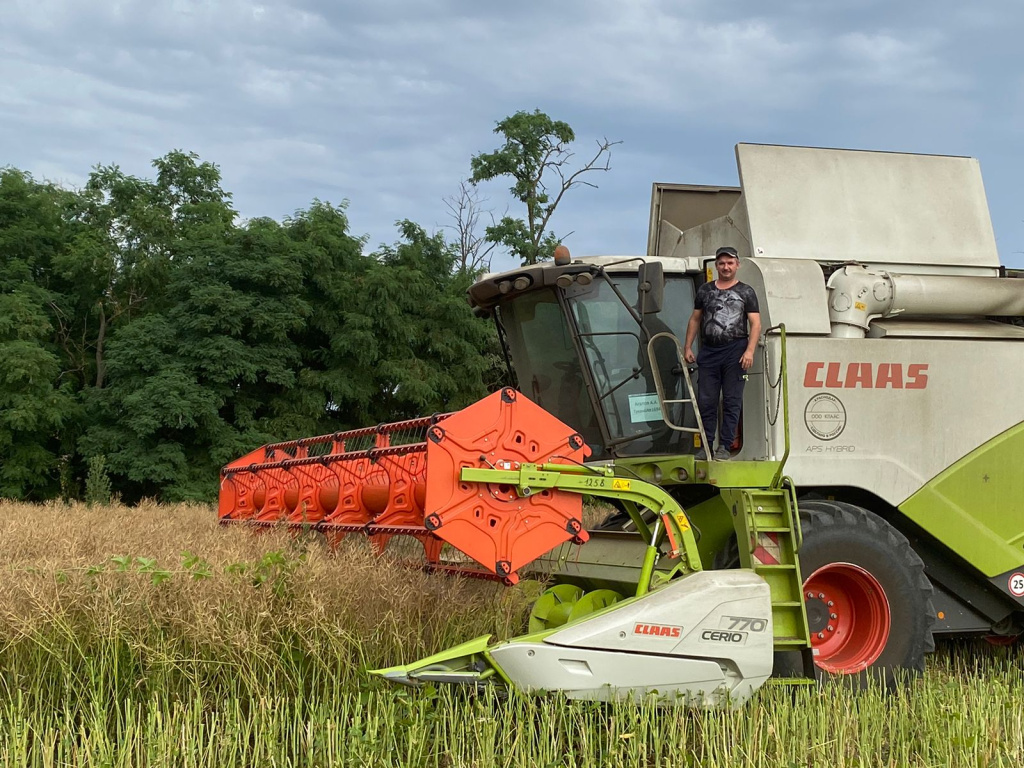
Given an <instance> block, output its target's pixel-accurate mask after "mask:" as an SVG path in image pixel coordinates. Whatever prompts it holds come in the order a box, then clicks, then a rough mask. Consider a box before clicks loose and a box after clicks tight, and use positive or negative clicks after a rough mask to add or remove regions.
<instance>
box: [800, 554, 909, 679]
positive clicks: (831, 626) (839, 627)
mask: <svg viewBox="0 0 1024 768" xmlns="http://www.w3.org/2000/svg"><path fill="white" fill-rule="evenodd" d="M804 600H805V603H806V606H807V623H808V626H809V628H810V630H811V647H812V648H813V649H814V662H815V664H817V665H818V666H819V667H821V668H822V669H823V670H825V671H826V672H832V673H835V674H840V675H850V674H853V673H854V672H860V671H861V670H863V669H867V668H868V667H870V666H871V665H872V664H874V663H875V661H876V660H877V659H878V657H879V656H880V655H881V654H882V650H883V649H884V648H885V644H886V642H888V640H889V629H890V626H891V616H890V613H889V600H888V598H886V596H885V590H884V589H882V585H881V584H879V583H878V579H876V578H875V577H874V576H872V575H871V574H870V573H868V572H867V571H866V570H864V569H863V568H861V567H860V566H859V565H853V564H852V563H829V564H828V565H823V566H822V567H821V568H819V569H818V570H816V571H815V572H814V573H812V574H811V575H810V576H809V577H808V578H807V580H806V581H804Z"/></svg>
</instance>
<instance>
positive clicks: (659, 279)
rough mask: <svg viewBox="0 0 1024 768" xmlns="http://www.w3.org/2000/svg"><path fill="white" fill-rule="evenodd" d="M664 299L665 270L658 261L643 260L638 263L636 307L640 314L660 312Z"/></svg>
mask: <svg viewBox="0 0 1024 768" xmlns="http://www.w3.org/2000/svg"><path fill="white" fill-rule="evenodd" d="M664 300H665V271H664V270H663V269H662V266H661V262H660V261H645V262H643V263H641V264H640V270H639V273H638V275H637V307H638V308H639V310H640V314H642V315H655V314H657V313H658V312H661V305H662V302H663V301H664Z"/></svg>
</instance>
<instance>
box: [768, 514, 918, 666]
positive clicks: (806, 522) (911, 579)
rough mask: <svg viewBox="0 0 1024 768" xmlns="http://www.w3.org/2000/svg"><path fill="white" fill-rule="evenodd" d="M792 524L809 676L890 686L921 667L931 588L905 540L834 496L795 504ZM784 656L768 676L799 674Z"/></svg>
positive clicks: (879, 520)
mask: <svg viewBox="0 0 1024 768" xmlns="http://www.w3.org/2000/svg"><path fill="white" fill-rule="evenodd" d="M800 522H801V526H802V528H803V546H802V547H801V548H800V569H801V575H802V576H803V579H804V589H803V595H804V601H805V604H806V606H807V620H808V624H809V628H810V631H811V645H812V647H813V648H814V649H815V656H814V664H815V674H816V676H817V677H818V678H819V679H825V678H829V677H839V678H843V679H844V680H847V681H849V682H852V683H854V684H855V685H858V686H862V685H865V684H866V683H867V682H868V680H869V679H874V680H877V681H880V682H882V683H884V684H886V685H891V684H893V683H894V682H896V680H897V679H899V678H900V677H904V676H906V675H908V674H911V675H912V674H918V673H920V672H923V671H924V657H925V654H926V653H928V652H931V651H932V650H934V648H935V644H934V641H933V639H932V625H933V624H934V622H935V614H934V609H933V607H932V601H931V597H932V586H931V583H930V582H929V581H928V578H927V577H926V576H925V573H924V564H923V563H922V562H921V558H920V557H918V555H917V553H916V552H914V550H913V549H912V548H911V546H910V544H909V542H908V541H907V539H906V537H904V536H903V534H901V533H899V531H897V530H896V529H895V528H893V527H892V526H891V525H889V524H888V523H887V522H886V521H885V520H883V519H882V518H880V517H878V515H876V514H874V513H873V512H869V511H868V510H866V509H863V508H861V507H857V506H854V505H852V504H846V503H844V502H839V501H822V500H816V499H815V500H807V501H802V502H800ZM784 656H785V658H783V659H779V660H777V662H776V673H782V674H799V673H800V672H799V671H798V669H797V668H799V667H800V664H799V661H798V660H796V659H793V657H794V656H796V654H785V655H784ZM780 665H781V666H783V667H786V666H787V665H789V666H791V667H797V668H790V669H788V670H787V669H784V668H783V669H780V668H779V667H780Z"/></svg>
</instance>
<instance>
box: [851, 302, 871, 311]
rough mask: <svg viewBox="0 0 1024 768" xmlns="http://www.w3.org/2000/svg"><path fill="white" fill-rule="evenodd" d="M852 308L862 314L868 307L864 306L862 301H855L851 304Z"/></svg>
mask: <svg viewBox="0 0 1024 768" xmlns="http://www.w3.org/2000/svg"><path fill="white" fill-rule="evenodd" d="M853 306H855V307H856V308H857V309H859V310H860V311H861V312H863V311H864V310H865V309H867V308H868V305H867V304H865V303H864V302H863V301H855V302H853Z"/></svg>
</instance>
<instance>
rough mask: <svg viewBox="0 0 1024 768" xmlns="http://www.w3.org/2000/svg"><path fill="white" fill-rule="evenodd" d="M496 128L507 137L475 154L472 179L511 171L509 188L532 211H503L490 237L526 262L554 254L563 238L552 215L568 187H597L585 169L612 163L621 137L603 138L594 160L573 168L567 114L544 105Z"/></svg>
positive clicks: (476, 180)
mask: <svg viewBox="0 0 1024 768" xmlns="http://www.w3.org/2000/svg"><path fill="white" fill-rule="evenodd" d="M494 132H495V133H496V134H498V135H499V136H502V137H503V138H504V139H505V143H504V144H503V145H502V146H500V147H498V149H496V150H494V151H493V152H482V153H480V154H479V155H475V156H474V157H473V158H472V159H471V160H470V167H471V168H472V171H473V174H472V176H470V179H469V180H470V182H471V183H473V184H479V183H480V182H484V181H491V180H492V179H498V178H502V177H505V176H508V177H510V178H511V179H512V186H511V187H510V188H509V193H510V194H511V195H512V197H513V198H514V199H515V200H517V201H519V202H520V203H522V204H523V206H525V208H526V217H525V218H523V219H517V218H515V217H513V216H503V217H502V218H501V220H500V221H497V222H494V223H493V224H492V225H491V226H489V227H487V229H486V236H487V240H489V241H490V242H491V243H495V244H500V245H503V246H505V247H506V248H507V249H508V251H509V253H511V254H512V255H513V256H516V257H518V258H520V259H522V262H523V264H536V263H537V262H538V261H540V260H543V259H550V258H551V257H552V255H553V254H554V251H555V247H556V246H557V245H558V244H559V242H561V239H560V238H559V237H558V236H557V235H556V234H555V233H554V232H552V231H551V230H550V229H549V225H550V223H551V217H552V216H554V214H555V210H556V209H557V208H558V204H559V203H561V202H562V199H563V197H564V196H565V193H566V192H568V191H569V190H570V189H573V188H574V187H579V186H587V187H594V186H596V185H595V184H592V183H591V182H589V181H587V180H586V179H585V178H584V175H585V174H587V173H590V172H592V171H607V170H609V169H610V168H611V165H610V162H611V148H612V147H613V146H615V145H616V144H619V143H621V142H618V141H608V139H604V140H603V141H599V142H597V150H596V151H595V153H594V155H593V157H591V158H590V160H588V161H586V162H585V163H583V164H582V165H581V166H579V167H578V168H576V169H575V170H574V169H573V168H572V165H571V164H572V158H573V155H574V153H573V151H572V149H571V147H572V143H573V142H574V141H575V140H576V134H575V133H574V132H573V130H572V127H571V126H570V125H569V124H568V123H566V122H563V121H562V120H552V119H551V118H550V117H549V116H548V115H546V114H544V113H543V112H541V111H540V110H539V109H538V110H534V111H533V112H525V111H523V112H516V113H515V114H514V115H510V116H509V117H506V118H505V119H504V120H501V121H499V122H498V124H497V126H496V127H495V128H494Z"/></svg>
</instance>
